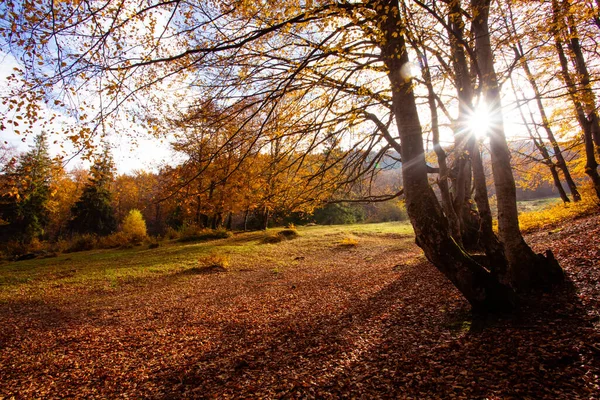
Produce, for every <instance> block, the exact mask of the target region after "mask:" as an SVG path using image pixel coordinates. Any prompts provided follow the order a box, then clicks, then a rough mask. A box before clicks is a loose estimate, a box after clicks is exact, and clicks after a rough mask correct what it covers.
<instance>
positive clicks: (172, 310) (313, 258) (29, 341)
mask: <svg viewBox="0 0 600 400" xmlns="http://www.w3.org/2000/svg"><path fill="white" fill-rule="evenodd" d="M598 222H600V219H599V218H598V217H592V218H588V219H583V220H579V221H576V222H575V223H572V222H571V223H570V224H569V226H565V227H564V229H563V230H561V231H560V232H556V233H555V234H553V235H548V234H547V233H545V232H538V233H535V234H533V235H532V236H531V237H530V241H531V242H532V243H533V244H534V246H536V248H537V250H538V251H541V250H545V249H546V248H548V247H550V248H552V250H553V251H554V254H555V255H556V256H557V259H558V260H559V261H560V262H561V264H562V265H563V267H564V268H565V271H566V273H567V275H568V276H569V278H570V279H571V280H572V282H573V285H572V287H567V288H565V289H563V290H561V291H559V292H558V293H556V294H552V295H544V294H540V295H539V296H538V297H537V298H534V299H529V300H526V301H524V303H523V307H522V309H521V310H520V311H519V312H518V313H517V314H516V315H513V316H500V317H488V318H484V319H473V318H472V316H471V314H470V312H469V306H468V304H467V303H466V301H464V300H463V299H462V298H461V297H460V295H459V294H458V292H457V291H456V289H454V287H453V286H452V285H451V284H450V283H449V282H447V281H446V280H445V279H444V278H443V276H442V275H441V274H440V273H439V272H438V271H437V270H435V268H433V267H432V266H431V265H430V264H428V263H427V262H426V261H424V260H423V259H422V257H421V256H420V251H419V250H418V249H417V248H416V247H415V246H412V247H409V248H408V249H407V250H406V249H405V250H404V251H403V252H398V251H397V248H398V247H397V245H398V241H399V240H405V241H411V240H412V239H410V238H408V239H407V238H403V239H400V238H392V237H390V238H386V239H385V240H384V239H381V238H377V237H361V246H357V247H355V248H351V249H348V250H345V251H339V249H336V248H335V247H331V246H327V245H323V247H322V248H321V249H320V250H318V251H313V252H310V253H309V252H307V253H304V252H302V249H301V248H300V247H299V244H298V243H300V242H295V243H294V244H293V246H294V247H293V252H291V253H290V254H289V258H290V259H289V261H290V262H289V263H288V264H287V266H285V267H284V268H282V269H281V272H279V273H278V274H273V273H272V271H271V268H270V267H269V266H264V267H262V266H256V267H254V268H253V269H251V270H244V271H237V272H236V271H228V272H225V273H222V274H180V275H176V276H171V277H167V278H160V279H159V278H157V279H155V280H150V281H148V282H147V283H146V284H145V285H141V286H140V285H137V286H136V285H133V284H132V285H129V286H127V285H125V286H123V288H122V289H120V290H118V291H110V292H91V293H87V294H86V295H85V296H83V295H81V294H80V293H79V294H77V293H73V292H69V291H65V292H64V295H61V293H63V292H60V291H61V289H59V288H57V289H56V291H57V292H56V293H53V294H52V295H50V294H49V295H48V298H47V299H46V300H45V301H36V302H28V301H27V300H25V299H21V300H15V301H13V302H8V303H7V304H3V305H2V308H1V309H0V348H1V349H2V351H0V375H1V376H2V381H1V382H0V397H8V398H11V397H12V396H15V397H19V398H40V397H43V398H64V397H72V398H115V397H133V398H143V397H151V398H219V399H225V398H324V399H328V398H329V399H333V398H353V397H355V398H439V397H447V398H569V399H576V398H582V399H583V398H586V399H587V398H594V396H597V394H598V393H600V387H599V386H598V384H599V379H598V375H599V374H600V363H599V361H598V360H599V357H598V352H599V351H600V333H599V332H600V329H599V326H600V325H599V319H598V310H599V308H598V305H599V299H600V286H599V285H598V282H600V262H599V261H600V252H599V251H598V249H599V247H598V246H599V243H600V242H599V241H600V235H599V233H600V228H598V226H599V225H600V224H599V223H598ZM299 240H300V239H299ZM281 245H286V244H281ZM278 246H279V245H278ZM294 260H295V261H294ZM365 260H370V261H365ZM414 260H419V261H418V262H415V261H414ZM298 261H301V262H298Z"/></svg>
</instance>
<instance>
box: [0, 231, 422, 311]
mask: <svg viewBox="0 0 600 400" xmlns="http://www.w3.org/2000/svg"><path fill="white" fill-rule="evenodd" d="M297 229H298V233H299V235H300V237H299V238H297V239H294V240H292V241H285V242H282V243H278V244H264V243H262V240H263V239H264V238H265V236H267V235H270V234H274V233H276V232H278V231H279V230H281V229H270V230H269V231H267V232H247V233H238V234H236V235H234V236H232V237H230V238H227V239H219V240H212V241H208V242H199V243H178V242H176V241H164V242H162V243H161V245H160V246H159V247H158V248H155V249H149V248H148V247H147V246H138V247H134V248H131V249H124V250H121V249H113V250H91V251H84V252H77V253H66V254H61V255H59V256H58V257H53V258H46V259H36V260H28V261H19V262H8V263H7V262H5V263H4V264H2V265H0V302H7V301H9V300H10V299H11V298H14V297H15V296H16V297H25V298H27V299H30V300H31V299H36V298H38V299H39V298H44V297H48V296H49V295H50V296H51V295H52V294H65V293H67V292H82V291H83V292H88V291H98V290H101V291H103V290H115V289H118V288H119V287H120V286H123V285H144V284H145V283H147V282H149V281H151V280H152V279H153V278H159V277H169V276H179V275H181V274H185V273H186V271H192V272H193V271H197V270H198V268H199V267H201V266H202V264H203V260H204V259H206V258H207V257H209V256H211V255H215V254H216V255H219V256H224V257H227V258H228V259H229V264H230V266H229V269H230V270H231V271H232V272H235V271H239V270H245V269H250V268H256V267H257V266H262V267H266V268H269V269H271V270H274V271H278V270H282V269H283V268H285V267H287V266H290V265H293V264H294V263H297V261H294V259H293V258H290V257H286V256H285V255H287V254H290V253H294V254H295V253H298V254H301V253H302V254H304V253H310V252H312V251H317V250H323V249H326V248H328V247H330V248H335V247H336V246H338V245H339V242H340V241H342V240H344V239H346V238H356V240H357V241H358V243H361V242H365V241H368V240H371V241H372V240H377V238H380V239H381V238H388V239H389V238H396V237H411V236H412V234H413V231H412V227H411V226H410V224H409V223H408V222H387V223H379V224H356V225H333V226H307V227H298V228H297ZM296 257H302V255H298V256H296Z"/></svg>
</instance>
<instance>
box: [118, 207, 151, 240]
mask: <svg viewBox="0 0 600 400" xmlns="http://www.w3.org/2000/svg"><path fill="white" fill-rule="evenodd" d="M121 230H122V231H123V233H124V234H125V235H127V237H128V238H129V239H130V240H132V241H136V242H140V241H142V240H144V239H145V238H146V222H145V221H144V217H143V216H142V213H141V212H140V210H136V209H133V210H130V211H129V213H127V216H126V217H125V218H124V219H123V226H122V227H121Z"/></svg>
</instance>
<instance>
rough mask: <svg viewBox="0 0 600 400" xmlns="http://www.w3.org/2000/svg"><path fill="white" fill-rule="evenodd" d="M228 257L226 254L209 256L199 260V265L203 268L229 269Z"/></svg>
mask: <svg viewBox="0 0 600 400" xmlns="http://www.w3.org/2000/svg"><path fill="white" fill-rule="evenodd" d="M229 260H230V259H229V256H228V255H227V254H211V255H209V256H208V257H204V258H201V259H200V260H199V264H200V266H201V267H204V268H214V269H223V270H225V269H227V268H229Z"/></svg>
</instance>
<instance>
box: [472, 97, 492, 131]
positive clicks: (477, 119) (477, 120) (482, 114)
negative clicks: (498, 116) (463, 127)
mask: <svg viewBox="0 0 600 400" xmlns="http://www.w3.org/2000/svg"><path fill="white" fill-rule="evenodd" d="M490 126H491V120H490V112H489V110H488V108H487V106H486V105H485V104H484V103H480V104H478V105H477V107H475V109H474V110H473V113H472V114H471V116H470V117H469V128H470V129H471V132H473V134H474V135H475V136H476V137H478V138H484V137H485V136H486V135H487V134H488V133H489V131H490Z"/></svg>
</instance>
